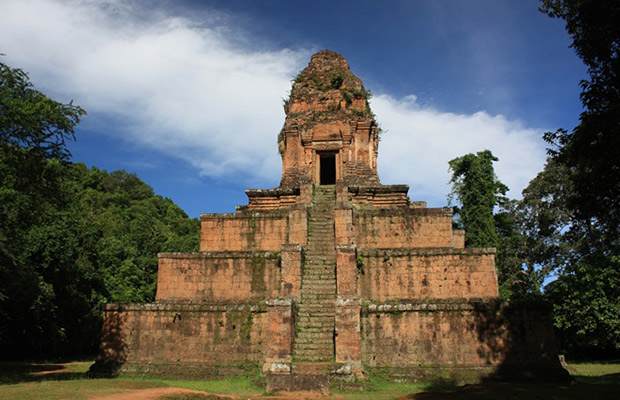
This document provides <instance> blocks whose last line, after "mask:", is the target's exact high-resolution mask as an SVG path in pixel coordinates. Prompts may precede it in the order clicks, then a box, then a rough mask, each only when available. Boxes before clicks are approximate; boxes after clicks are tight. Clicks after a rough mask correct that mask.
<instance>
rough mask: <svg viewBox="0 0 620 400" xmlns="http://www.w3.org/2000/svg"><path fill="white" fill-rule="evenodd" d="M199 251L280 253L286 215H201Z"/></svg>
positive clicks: (284, 234)
mask: <svg viewBox="0 0 620 400" xmlns="http://www.w3.org/2000/svg"><path fill="white" fill-rule="evenodd" d="M200 220H201V231H200V251H247V250H258V251H279V250H280V247H281V246H282V245H283V244H284V243H286V240H287V229H288V212H287V211H286V210H274V211H263V212H259V211H252V212H250V211H247V212H241V213H237V214H202V215H201V216H200Z"/></svg>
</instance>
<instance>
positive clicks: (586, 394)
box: [0, 363, 620, 400]
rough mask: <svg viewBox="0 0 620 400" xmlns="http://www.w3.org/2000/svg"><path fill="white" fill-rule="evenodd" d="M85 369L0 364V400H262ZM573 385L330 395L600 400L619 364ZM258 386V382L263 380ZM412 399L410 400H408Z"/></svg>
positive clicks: (408, 386) (375, 381)
mask: <svg viewBox="0 0 620 400" xmlns="http://www.w3.org/2000/svg"><path fill="white" fill-rule="evenodd" d="M89 365H90V363H66V364H54V363H0V400H4V399H24V400H52V399H60V398H62V399H66V400H80V399H88V398H89V397H93V396H104V395H109V394H115V393H122V392H129V391H132V390H140V389H149V388H156V387H179V388H184V389H190V390H196V391H203V392H207V393H213V394H214V395H236V396H243V398H253V399H260V398H264V388H263V387H262V386H261V385H260V384H257V381H261V378H260V377H258V376H239V377H230V378H224V379H213V380H189V379H166V378H155V377H123V376H121V377H118V378H111V379H108V378H88V377H87V376H86V374H85V372H86V371H87V369H88V367H89ZM568 369H569V371H570V372H571V374H572V376H573V378H574V380H575V381H574V382H573V383H556V382H530V381H520V382H488V383H482V384H477V385H464V386H457V385H456V384H454V383H451V382H449V381H445V380H441V379H439V380H437V381H435V382H424V383H410V382H392V381H390V380H389V379H388V378H389V376H384V375H381V374H376V375H374V376H373V375H371V376H370V378H369V380H368V381H366V382H364V383H363V385H362V387H361V388H362V389H364V390H363V391H359V389H360V387H355V386H350V387H347V386H346V385H344V386H342V388H340V389H338V388H335V386H336V385H334V388H333V390H332V393H333V394H334V395H335V397H337V398H338V399H342V400H370V399H373V400H374V399H395V398H399V397H405V396H408V395H412V394H413V393H416V397H415V399H421V400H468V399H476V400H486V399H489V400H490V399H502V400H512V399H514V400H517V399H533V400H576V399H592V400H596V399H599V400H606V399H610V400H611V399H613V400H616V399H617V398H618V393H620V363H606V364H603V363H581V364H570V365H569V367H568ZM263 381H264V380H263ZM214 395H208V394H201V393H184V394H176V395H168V396H167V397H164V400H214V399H216V398H217V396H214ZM412 398H413V397H412Z"/></svg>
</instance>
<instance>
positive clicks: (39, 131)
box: [0, 62, 86, 159]
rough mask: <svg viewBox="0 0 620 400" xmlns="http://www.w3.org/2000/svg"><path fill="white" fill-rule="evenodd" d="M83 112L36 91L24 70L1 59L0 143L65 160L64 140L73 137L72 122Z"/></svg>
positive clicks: (75, 122)
mask: <svg viewBox="0 0 620 400" xmlns="http://www.w3.org/2000/svg"><path fill="white" fill-rule="evenodd" d="M84 114H86V112H85V111H84V110H83V109H82V108H80V107H78V106H74V105H73V104H72V103H69V104H62V103H58V102H56V101H54V100H52V99H50V98H48V97H47V96H45V95H44V94H43V93H41V92H39V91H37V90H35V89H34V88H33V86H32V83H30V81H29V79H28V75H27V74H26V73H25V72H23V71H22V70H20V69H18V68H11V67H9V66H7V65H6V64H3V63H1V62H0V143H3V144H11V145H14V146H19V147H23V148H29V149H32V151H36V152H38V153H41V154H42V155H43V156H44V157H46V158H58V159H66V158H68V157H69V151H68V150H67V148H66V146H65V144H66V141H67V139H75V135H74V128H75V125H76V124H77V123H78V122H80V117H81V116H82V115H84Z"/></svg>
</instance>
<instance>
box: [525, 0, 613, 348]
mask: <svg viewBox="0 0 620 400" xmlns="http://www.w3.org/2000/svg"><path fill="white" fill-rule="evenodd" d="M541 11H543V12H544V13H546V14H548V15H549V16H551V17H554V18H562V19H563V20H564V21H565V22H566V30H567V31H568V33H569V35H570V37H571V39H572V41H573V42H572V47H573V48H574V49H575V51H576V53H577V55H578V56H579V57H580V58H581V59H582V60H583V62H584V63H585V65H586V66H587V67H588V75H589V79H587V80H583V81H582V82H581V88H582V93H581V101H582V104H583V106H584V111H583V113H582V114H581V116H580V123H579V125H577V126H576V127H575V128H574V129H573V130H572V132H568V131H567V130H565V129H559V130H557V131H556V132H552V133H546V134H545V139H546V140H547V141H548V142H549V143H550V144H551V145H552V146H553V148H552V149H551V150H550V154H551V156H552V158H551V159H550V160H549V161H548V163H547V167H546V168H545V171H543V172H542V173H541V174H539V177H537V178H536V179H539V178H540V179H541V182H544V184H540V185H537V184H536V182H534V181H533V182H532V183H531V184H530V187H531V186H532V185H534V186H537V187H538V190H532V191H531V192H530V193H526V198H528V197H529V198H530V199H531V200H532V202H533V203H531V204H533V208H532V209H533V210H536V213H535V215H538V216H540V217H541V218H539V219H538V220H536V221H535V222H536V224H534V226H536V227H538V230H537V231H534V232H533V233H534V238H535V239H536V240H538V242H537V243H538V244H540V246H534V247H533V248H532V249H531V252H530V253H531V254H537V255H538V256H539V258H538V261H539V262H540V263H541V265H545V264H544V263H548V264H547V265H553V264H555V265H556V266H557V265H562V269H561V271H560V273H559V275H558V278H557V280H556V281H555V282H552V283H551V284H549V285H548V288H547V289H546V294H547V296H548V298H549V299H550V300H551V301H552V302H553V304H554V310H555V312H554V319H555V325H556V328H557V329H558V333H559V338H560V344H561V346H562V348H563V350H565V351H570V352H571V353H572V354H573V355H580V356H586V357H592V356H597V355H602V354H604V355H607V356H609V355H613V354H614V353H615V354H620V351H619V350H620V336H619V332H620V319H619V317H618V316H619V315H620V304H619V302H620V277H619V275H618V271H619V266H620V265H619V262H618V260H619V259H620V24H618V21H619V20H620V3H618V2H617V1H615V0H575V1H568V0H542V6H541ZM558 171H560V172H561V173H560V174H557V172H558ZM550 193H552V194H553V196H551V198H552V199H553V201H547V199H549V198H550V196H549V195H550ZM524 200H525V199H524ZM525 233H529V232H528V231H526V232H525Z"/></svg>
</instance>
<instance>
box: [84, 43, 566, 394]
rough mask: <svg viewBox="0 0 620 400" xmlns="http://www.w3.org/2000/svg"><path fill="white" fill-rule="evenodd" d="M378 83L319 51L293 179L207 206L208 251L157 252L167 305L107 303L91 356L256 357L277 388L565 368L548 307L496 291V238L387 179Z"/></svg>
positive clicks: (234, 362)
mask: <svg viewBox="0 0 620 400" xmlns="http://www.w3.org/2000/svg"><path fill="white" fill-rule="evenodd" d="M368 97H369V96H368V92H367V91H366V90H365V89H364V86H363V85H362V82H361V81H360V79H359V78H357V77H356V76H355V75H353V73H352V72H351V71H350V69H349V66H348V64H347V62H346V60H345V59H344V58H343V57H342V56H341V55H339V54H337V53H334V52H331V51H327V50H324V51H321V52H319V53H317V54H315V55H314V56H312V59H311V61H310V63H309V64H308V66H307V67H306V68H305V69H304V70H303V71H302V72H301V73H300V74H299V75H298V76H297V78H296V79H295V82H294V84H293V88H292V90H291V96H290V98H289V99H288V100H287V101H286V102H285V111H286V120H285V123H284V127H283V128H282V130H281V132H280V134H279V135H278V148H279V150H280V154H281V156H282V179H281V182H280V186H279V187H277V188H275V189H266V190H262V189H252V190H246V194H247V195H248V198H249V202H248V205H245V206H239V207H237V211H236V212H235V213H232V214H202V215H201V226H202V227H201V241H200V252H198V253H191V254H182V253H163V254H159V274H158V286H157V295H156V301H155V303H153V304H126V305H118V304H110V305H107V306H106V308H105V323H104V328H103V338H102V344H101V354H100V356H99V358H98V361H97V363H96V365H95V366H94V368H93V369H94V370H97V369H100V370H101V369H108V370H109V369H111V368H116V369H119V368H120V369H121V370H122V371H124V372H142V373H145V372H148V373H163V374H168V375H178V374H181V375H196V376H207V375H220V376H221V375H229V374H239V373H244V372H247V371H248V370H252V369H257V370H260V371H261V373H263V374H264V375H266V377H267V386H268V390H270V391H271V390H280V389H287V390H292V389H320V390H322V391H326V390H328V388H329V384H330V381H334V380H339V381H345V382H350V381H355V380H359V379H364V378H365V377H366V374H367V373H373V371H376V370H381V371H384V372H385V371H387V372H388V373H389V374H390V375H391V376H393V377H400V378H416V377H420V376H427V377H429V376H430V377H432V376H434V375H437V374H439V373H441V374H444V375H445V374H446V373H448V374H451V375H453V376H455V377H461V378H463V377H464V378H468V379H472V377H474V376H481V375H489V374H498V373H501V374H515V373H516V374H520V375H523V374H527V373H531V372H532V371H538V370H544V371H545V372H546V373H556V374H561V373H562V369H561V367H560V365H559V363H558V360H557V356H556V353H555V347H554V338H553V330H552V328H551V324H550V318H549V308H548V307H547V306H546V305H541V304H531V303H528V304H506V303H502V302H500V301H499V300H498V287H497V277H496V272H495V250H494V249H486V248H465V247H464V243H465V240H464V239H465V233H464V232H463V231H458V230H453V229H452V210H451V209H449V208H426V203H424V202H412V201H410V200H409V198H408V196H407V192H408V189H409V188H408V186H406V185H382V184H381V183H380V182H379V177H378V175H377V150H378V144H379V130H378V127H377V124H376V122H375V119H374V115H373V113H372V112H371V110H370V107H369V105H368V101H367V100H368Z"/></svg>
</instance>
